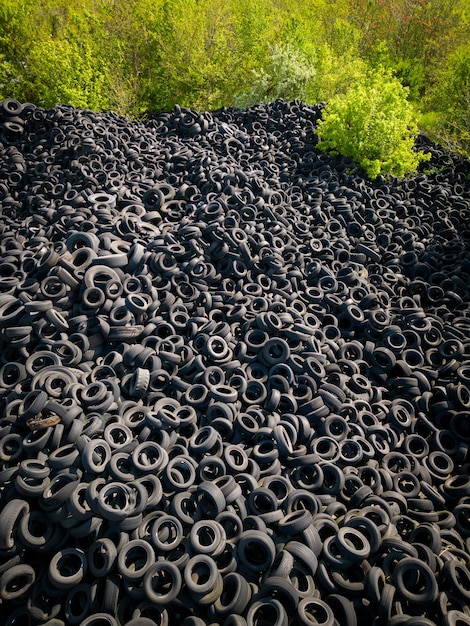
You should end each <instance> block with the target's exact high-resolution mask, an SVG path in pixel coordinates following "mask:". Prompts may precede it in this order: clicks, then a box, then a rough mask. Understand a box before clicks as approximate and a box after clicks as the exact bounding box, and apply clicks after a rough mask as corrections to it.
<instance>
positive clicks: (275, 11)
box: [0, 0, 470, 154]
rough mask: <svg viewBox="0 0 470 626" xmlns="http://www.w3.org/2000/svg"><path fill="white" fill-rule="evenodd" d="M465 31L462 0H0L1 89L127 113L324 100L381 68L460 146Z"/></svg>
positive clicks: (468, 74)
mask: <svg viewBox="0 0 470 626" xmlns="http://www.w3.org/2000/svg"><path fill="white" fill-rule="evenodd" d="M469 39H470V8H469V5H468V2H467V0H412V1H410V0H126V2H123V1H121V0H0V98H2V97H14V98H17V99H19V100H22V101H32V102H34V103H36V104H39V105H42V106H46V107H49V106H53V105H54V104H56V103H59V102H60V103H67V104H72V105H74V106H78V107H86V108H91V109H94V110H103V111H106V110H115V111H117V112H118V113H121V114H125V115H130V116H133V117H138V116H141V115H143V114H145V113H147V112H150V111H163V110H170V109H171V108H172V107H173V106H174V105H175V104H176V103H178V104H180V105H181V106H187V107H192V108H195V109H200V110H202V109H216V108H219V107H222V106H241V107H245V106H248V105H250V104H253V103H262V102H268V101H273V100H275V99H276V98H284V99H294V98H298V99H301V100H303V101H305V102H310V103H314V102H320V101H328V102H329V101H331V100H332V99H334V98H336V97H338V96H342V95H343V94H347V92H348V90H349V89H350V88H351V86H354V88H356V89H357V88H358V86H359V88H361V86H362V89H364V88H366V86H367V85H368V83H369V80H370V76H371V72H372V73H373V72H374V71H377V73H378V74H377V75H378V76H380V77H381V80H383V81H387V80H389V79H390V76H391V74H390V72H392V73H393V74H394V75H395V76H396V78H397V79H398V80H399V81H400V83H401V85H402V86H403V87H406V88H407V90H408V91H407V94H408V95H407V97H408V100H409V101H410V102H411V103H412V104H413V105H414V106H415V108H416V112H417V114H418V113H419V118H418V119H419V124H420V129H421V130H423V131H425V132H426V133H428V134H429V135H430V136H431V137H433V138H434V139H436V140H438V141H439V142H441V143H442V144H444V145H445V146H446V147H447V148H449V149H457V150H460V151H463V152H464V153H466V154H468V153H469V152H470V113H469V105H470V50H469V48H468V40H469ZM384 70H387V71H384ZM404 97H405V96H404Z"/></svg>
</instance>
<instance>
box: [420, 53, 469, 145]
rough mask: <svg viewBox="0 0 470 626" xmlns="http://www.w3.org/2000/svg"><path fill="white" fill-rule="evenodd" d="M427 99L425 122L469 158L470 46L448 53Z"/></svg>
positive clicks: (432, 132)
mask: <svg viewBox="0 0 470 626" xmlns="http://www.w3.org/2000/svg"><path fill="white" fill-rule="evenodd" d="M436 78H437V80H436V82H435V84H434V85H433V87H432V88H431V89H430V91H429V94H428V98H427V114H426V115H424V116H423V121H422V123H423V125H424V126H425V128H426V130H427V132H429V134H430V135H432V136H433V138H434V139H436V140H437V141H438V142H439V143H441V144H442V145H443V146H444V147H445V148H447V149H449V150H453V151H457V152H461V153H462V154H464V155H466V156H467V157H470V49H469V48H468V46H466V45H463V46H461V47H460V48H458V49H457V50H456V51H455V52H453V53H452V54H451V55H449V58H448V59H447V60H446V62H445V63H444V64H443V67H442V68H441V70H440V72H439V73H438V75H437V77H436Z"/></svg>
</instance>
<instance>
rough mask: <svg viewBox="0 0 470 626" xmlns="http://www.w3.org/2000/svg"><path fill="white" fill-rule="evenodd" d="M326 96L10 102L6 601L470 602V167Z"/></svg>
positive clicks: (243, 619) (369, 610) (65, 612)
mask: <svg viewBox="0 0 470 626" xmlns="http://www.w3.org/2000/svg"><path fill="white" fill-rule="evenodd" d="M322 106H323V105H321V104H319V105H307V104H303V103H301V102H298V101H294V102H284V101H282V100H278V101H275V102H273V103H270V104H266V105H257V106H253V107H250V108H248V109H246V110H238V109H220V110H218V111H214V112H211V113H208V112H205V113H204V112H203V113H199V112H196V111H193V110H190V109H185V108H180V107H175V109H174V110H173V111H172V112H170V113H161V114H156V115H154V116H152V117H150V118H149V119H148V120H146V121H130V120H129V119H127V118H124V117H120V116H118V115H117V114H114V113H93V112H91V111H88V110H85V109H75V108H72V107H69V106H64V105H60V106H59V105H58V106H56V107H54V108H52V109H49V110H47V109H43V108H40V107H35V106H34V105H31V104H20V103H19V102H17V101H15V100H11V99H9V100H4V101H3V102H2V103H0V157H1V158H0V164H1V168H2V170H1V176H0V215H1V219H0V253H1V257H0V477H1V479H0V614H1V615H2V616H3V618H2V619H3V621H2V624H4V625H5V626H24V625H28V626H29V625H31V626H36V625H37V626H46V625H47V626H61V625H64V624H65V625H67V626H68V625H70V624H71V625H74V624H77V625H79V626H209V625H211V626H216V625H220V626H265V625H266V624H269V625H270V626H303V625H306V626H309V625H310V626H312V625H314V624H320V625H322V626H334V625H337V626H356V625H357V626H367V625H369V624H370V625H372V624H374V625H377V626H380V625H382V624H383V625H387V624H393V625H399V624H407V625H408V626H412V625H415V626H417V625H420V626H432V625H433V624H434V625H436V626H440V625H441V624H442V625H444V626H451V625H453V626H455V625H458V626H462V625H465V624H470V613H469V609H468V607H469V606H470V540H469V538H470V475H469V474H470V471H469V470H470V451H469V450H470V304H469V302H470V300H469V290H470V195H469V188H470V164H469V162H468V161H465V160H464V159H463V158H461V157H459V156H458V155H455V154H450V153H447V152H445V151H444V150H442V149H441V148H439V147H438V146H436V145H435V144H433V143H432V142H430V141H429V140H428V139H426V138H425V137H422V136H419V137H418V138H417V145H418V146H419V148H422V149H425V150H426V151H428V152H430V153H431V161H430V162H429V163H427V164H426V166H425V169H424V168H421V171H419V172H418V174H416V175H415V176H413V177H410V178H405V179H403V180H399V179H396V178H390V179H387V178H384V177H379V178H378V179H376V180H375V181H371V180H368V179H367V178H365V177H363V176H361V175H360V173H358V172H357V171H356V170H355V169H354V164H353V162H352V161H351V160H350V159H347V158H343V157H340V156H331V155H328V154H325V153H322V152H320V151H319V150H318V149H317V148H316V143H317V139H318V138H317V135H316V124H317V122H318V120H319V119H320V116H321V112H322Z"/></svg>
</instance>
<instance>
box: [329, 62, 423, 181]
mask: <svg viewBox="0 0 470 626" xmlns="http://www.w3.org/2000/svg"><path fill="white" fill-rule="evenodd" d="M317 132H318V135H319V137H320V142H319V144H318V147H319V148H320V149H321V150H325V151H329V152H332V153H334V154H337V153H340V154H342V155H344V156H349V157H352V158H353V159H354V161H355V162H356V164H357V165H358V167H360V168H363V169H364V170H365V171H366V172H367V174H368V176H369V177H370V178H376V177H377V176H378V175H379V174H390V175H393V176H397V177H401V176H404V175H405V174H408V173H412V172H414V171H415V170H416V168H417V167H418V165H419V163H420V161H423V160H425V159H426V158H427V157H426V156H425V155H423V154H422V153H420V152H416V151H415V150H414V149H413V146H414V140H415V136H416V134H417V125H416V121H415V116H414V113H413V109H412V107H411V105H410V104H409V102H408V100H407V91H406V89H405V88H404V87H402V85H401V84H400V82H399V81H398V80H397V79H396V78H394V77H393V76H392V74H391V73H390V72H387V71H385V70H383V69H378V70H375V71H372V70H369V71H367V72H365V74H364V75H363V76H362V77H361V78H359V79H357V80H356V81H355V82H354V83H353V84H352V85H351V87H350V89H349V90H348V91H347V92H346V93H345V94H340V95H337V96H335V97H333V98H332V99H331V100H330V101H329V102H328V104H327V106H326V108H325V110H324V112H323V116H322V120H321V121H320V122H319V124H318V129H317Z"/></svg>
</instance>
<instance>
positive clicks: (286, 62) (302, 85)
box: [236, 43, 315, 106]
mask: <svg viewBox="0 0 470 626" xmlns="http://www.w3.org/2000/svg"><path fill="white" fill-rule="evenodd" d="M314 77H315V68H314V65H313V63H312V61H311V60H310V59H308V58H307V56H306V55H305V54H303V52H302V50H299V49H296V48H295V47H294V46H293V45H292V44H290V43H284V44H274V46H273V47H272V51H271V56H270V58H269V59H268V63H267V67H265V68H261V69H260V70H253V71H252V84H251V86H250V89H249V90H248V91H246V92H244V93H242V94H240V95H238V96H237V98H236V103H237V104H238V105H239V106H249V105H251V104H257V103H264V102H270V101H272V100H276V99H278V98H283V99H284V100H294V99H295V98H298V99H299V100H306V99H307V91H308V87H309V84H310V83H311V82H312V81H313V80H314Z"/></svg>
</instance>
